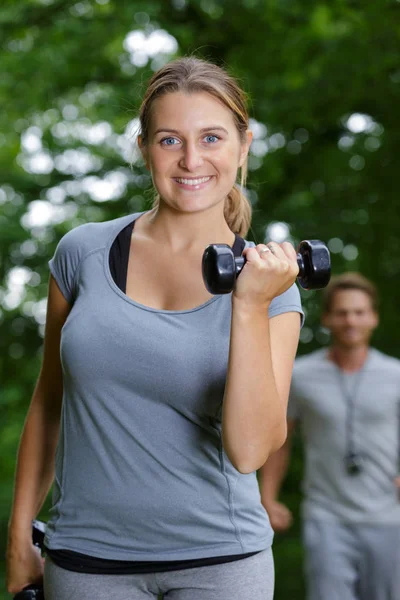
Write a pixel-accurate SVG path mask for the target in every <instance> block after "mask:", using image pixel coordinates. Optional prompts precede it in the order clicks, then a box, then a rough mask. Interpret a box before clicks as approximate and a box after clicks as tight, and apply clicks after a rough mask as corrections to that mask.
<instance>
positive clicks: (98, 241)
mask: <svg viewBox="0 0 400 600" xmlns="http://www.w3.org/2000/svg"><path fill="white" fill-rule="evenodd" d="M139 214H141V213H138V214H135V215H128V216H125V217H119V218H117V219H113V220H110V221H103V222H98V223H84V224H82V225H78V226H77V227H74V228H73V229H71V230H70V231H68V232H67V233H66V234H64V235H63V237H62V238H61V239H60V241H59V243H58V246H57V251H58V253H62V254H69V255H71V256H73V257H74V258H75V259H76V260H78V261H79V260H82V258H84V257H85V256H86V255H87V254H89V253H91V252H93V251H95V250H98V249H101V248H104V247H105V246H106V245H107V244H108V243H109V242H110V240H111V237H112V235H113V233H115V234H116V235H117V233H118V231H119V230H120V229H122V228H123V227H124V226H125V224H126V225H127V224H128V223H129V222H131V221H132V220H134V219H135V218H136V216H138V215H139Z"/></svg>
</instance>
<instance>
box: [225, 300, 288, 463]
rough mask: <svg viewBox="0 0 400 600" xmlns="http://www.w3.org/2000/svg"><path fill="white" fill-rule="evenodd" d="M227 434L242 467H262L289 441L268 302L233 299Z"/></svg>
mask: <svg viewBox="0 0 400 600" xmlns="http://www.w3.org/2000/svg"><path fill="white" fill-rule="evenodd" d="M222 434H223V444H224V449H225V451H226V453H227V455H228V456H229V458H230V460H231V462H232V463H233V464H234V466H235V467H236V468H237V469H238V470H239V471H241V472H251V471H254V470H256V469H258V468H260V467H261V466H262V465H263V464H264V463H265V462H266V460H267V458H268V456H269V455H270V453H271V452H274V451H275V450H277V449H278V448H279V447H280V446H281V445H282V444H283V443H284V440H285V436H286V402H285V400H284V399H283V398H281V397H280V395H279V392H278V389H277V385H276V382H275V376H274V370H273V362H272V356H271V340H270V325H269V319H268V306H264V305H263V306H261V307H255V306H251V307H249V308H246V307H243V306H240V305H239V306H238V305H236V306H235V305H234V304H233V307H232V323H231V343H230V352H229V363H228V375H227V382H226V388H225V396H224V403H223V413H222Z"/></svg>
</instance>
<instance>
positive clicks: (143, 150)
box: [137, 135, 149, 169]
mask: <svg viewBox="0 0 400 600" xmlns="http://www.w3.org/2000/svg"><path fill="white" fill-rule="evenodd" d="M137 143H138V146H139V150H140V153H141V155H142V158H143V161H144V164H145V166H146V169H149V163H148V160H147V148H146V146H145V145H144V144H143V138H142V136H141V135H138V137H137Z"/></svg>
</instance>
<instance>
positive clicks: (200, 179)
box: [174, 175, 211, 186]
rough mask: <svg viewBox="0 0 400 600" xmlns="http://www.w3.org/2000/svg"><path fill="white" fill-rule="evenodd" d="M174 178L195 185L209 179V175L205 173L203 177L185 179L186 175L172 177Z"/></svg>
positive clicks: (179, 181)
mask: <svg viewBox="0 0 400 600" xmlns="http://www.w3.org/2000/svg"><path fill="white" fill-rule="evenodd" d="M174 179H175V181H176V182H177V183H182V184H184V185H193V186H195V185H201V184H202V183H206V182H207V181H209V180H210V179H211V175H206V176H205V177H196V179H187V178H186V177H174Z"/></svg>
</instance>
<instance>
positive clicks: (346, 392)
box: [334, 359, 368, 454]
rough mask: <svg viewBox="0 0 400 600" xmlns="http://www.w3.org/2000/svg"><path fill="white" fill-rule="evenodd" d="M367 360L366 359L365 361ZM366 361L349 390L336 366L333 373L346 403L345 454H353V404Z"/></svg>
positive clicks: (343, 376) (357, 394) (358, 390)
mask: <svg viewBox="0 0 400 600" xmlns="http://www.w3.org/2000/svg"><path fill="white" fill-rule="evenodd" d="M367 360H368V359H367ZM367 360H366V361H365V362H364V364H363V366H362V367H361V369H359V370H358V371H357V372H356V373H355V377H354V381H353V385H352V386H351V388H350V389H349V388H348V386H346V382H345V375H344V373H343V370H342V369H340V368H339V367H338V366H337V365H336V364H335V365H334V366H335V373H336V376H337V379H338V383H339V388H340V391H341V395H342V397H343V399H344V400H345V402H346V454H353V453H354V454H355V442H354V423H355V404H356V400H357V398H358V396H359V392H360V386H361V382H362V380H363V376H364V374H365V366H366V363H367Z"/></svg>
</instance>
